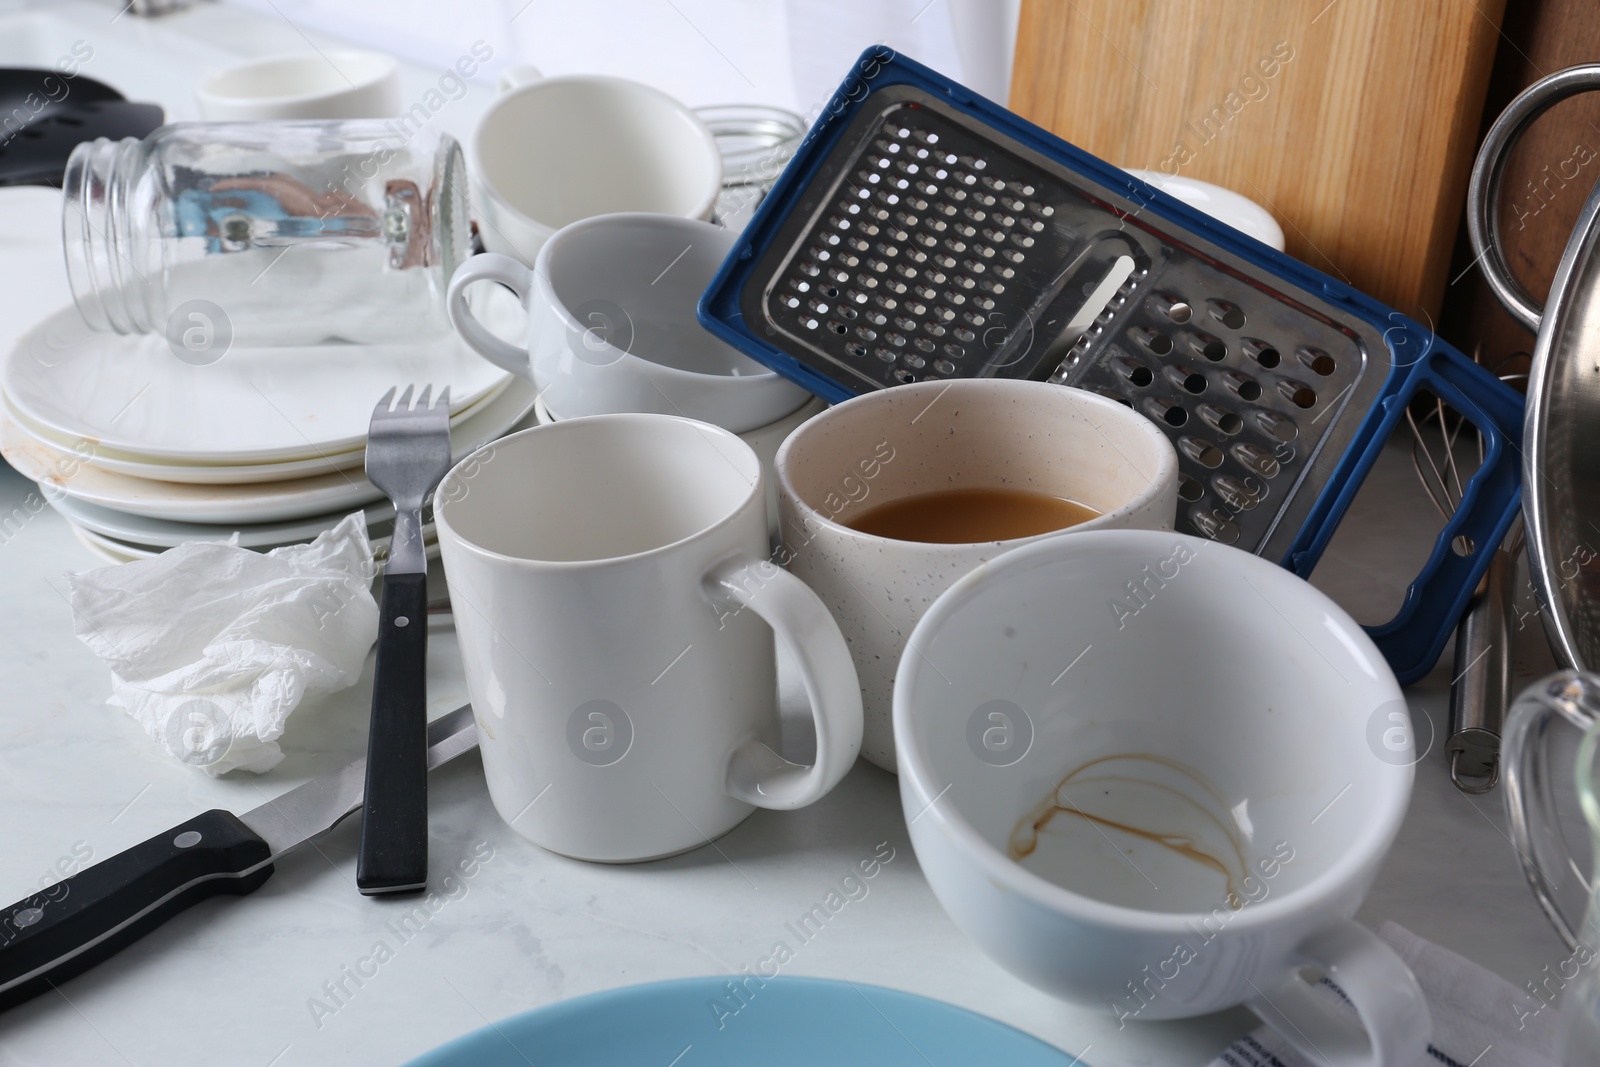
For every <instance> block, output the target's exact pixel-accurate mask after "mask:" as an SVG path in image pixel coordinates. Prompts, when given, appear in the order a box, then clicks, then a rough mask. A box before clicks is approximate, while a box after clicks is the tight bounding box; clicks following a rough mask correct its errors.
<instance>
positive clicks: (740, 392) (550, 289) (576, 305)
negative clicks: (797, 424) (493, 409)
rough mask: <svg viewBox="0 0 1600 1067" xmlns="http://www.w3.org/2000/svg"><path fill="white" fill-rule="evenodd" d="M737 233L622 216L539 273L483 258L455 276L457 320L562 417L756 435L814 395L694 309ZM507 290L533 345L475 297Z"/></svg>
mask: <svg viewBox="0 0 1600 1067" xmlns="http://www.w3.org/2000/svg"><path fill="white" fill-rule="evenodd" d="M733 243H734V235H733V234H732V233H730V232H728V231H727V230H724V229H722V228H721V227H719V226H713V225H712V224H711V223H709V222H702V221H700V220H698V219H687V218H679V217H676V216H672V215H660V214H650V213H643V212H621V213H617V214H611V215H601V216H598V217H596V218H589V219H581V220H579V221H578V222H574V223H571V224H570V225H567V226H565V227H563V228H562V229H561V230H560V232H558V233H556V234H555V235H554V236H553V237H551V238H550V240H549V241H547V242H545V244H544V245H543V246H542V247H541V248H540V249H539V255H538V258H537V259H536V260H535V264H534V268H533V269H532V270H529V269H528V267H526V266H525V265H524V264H523V263H522V261H521V260H518V259H515V258H513V257H511V256H502V255H497V254H495V253H492V252H491V253H486V254H484V255H480V256H473V257H472V258H471V259H469V260H467V261H466V262H465V263H463V264H462V265H461V266H460V267H458V268H457V269H456V272H455V276H454V277H453V278H451V280H450V290H449V294H448V297H447V299H446V302H445V306H446V308H447V309H448V310H449V313H450V321H451V322H452V323H454V324H455V327H456V330H457V332H459V333H460V334H461V337H462V339H463V340H464V341H466V342H467V344H468V345H470V346H471V347H472V348H473V349H475V350H476V351H477V352H478V354H479V355H481V356H483V357H484V358H485V359H488V360H489V361H490V362H492V363H496V364H498V365H500V366H502V367H505V368H506V369H507V370H510V371H512V372H514V373H517V374H520V375H522V376H523V377H525V378H531V379H532V380H533V383H534V384H535V385H536V386H538V387H539V392H540V396H541V398H542V399H543V400H544V403H545V406H546V407H547V408H548V410H549V412H550V414H551V416H552V417H554V418H556V419H570V418H575V417H578V416H583V415H602V414H608V413H612V412H622V411H635V412H639V411H647V412H656V413H659V414H663V415H682V416H684V417H685V418H691V419H699V420H701V421H704V422H709V423H713V424H715V425H717V426H721V427H723V428H724V429H728V430H732V431H733V432H734V433H746V432H748V431H750V430H754V429H756V428H758V427H762V426H770V425H772V424H773V423H774V422H777V421H778V420H780V419H783V418H784V417H786V416H788V415H790V414H791V413H793V412H794V411H796V410H798V409H799V408H800V407H802V406H803V405H805V404H806V402H807V401H809V400H810V399H811V394H810V393H808V392H807V391H806V390H805V389H803V388H801V387H800V386H798V385H796V384H794V383H793V382H791V381H789V380H788V379H787V378H784V377H782V376H781V375H779V374H778V373H777V372H776V371H773V370H770V369H768V368H767V367H763V366H762V365H761V364H759V363H757V362H756V361H755V360H753V359H751V358H750V357H748V356H746V355H744V354H743V353H741V352H739V351H738V350H737V349H735V348H733V347H732V346H730V345H728V344H726V343H725V342H723V341H722V340H720V339H718V338H717V337H714V336H712V335H711V334H710V333H709V332H707V331H706V330H705V329H704V328H703V327H702V326H701V325H700V323H699V322H698V321H697V320H696V318H695V305H696V303H697V302H698V301H699V299H700V295H701V294H702V293H703V292H705V289H706V286H707V285H709V284H710V282H711V279H712V277H713V276H714V275H715V274H716V272H717V269H718V268H719V267H720V266H721V265H722V261H723V260H724V259H725V258H726V257H727V255H728V253H729V252H730V251H731V250H732V248H733ZM480 281H494V282H499V283H501V284H502V285H505V286H506V287H507V288H509V289H510V290H511V291H512V292H514V293H516V294H517V297H518V298H519V299H520V300H521V301H522V305H523V307H525V308H526V309H527V311H528V342H527V346H526V347H520V346H518V345H515V344H512V343H510V342H509V341H506V340H503V339H501V338H500V337H498V336H496V335H495V334H493V333H491V332H490V331H489V330H487V329H485V328H484V326H483V325H482V324H481V323H480V322H479V321H478V320H477V318H476V317H475V316H474V315H473V312H472V308H471V306H470V304H469V301H468V299H467V296H468V290H469V289H470V288H471V287H472V286H473V285H474V284H475V283H477V282H480Z"/></svg>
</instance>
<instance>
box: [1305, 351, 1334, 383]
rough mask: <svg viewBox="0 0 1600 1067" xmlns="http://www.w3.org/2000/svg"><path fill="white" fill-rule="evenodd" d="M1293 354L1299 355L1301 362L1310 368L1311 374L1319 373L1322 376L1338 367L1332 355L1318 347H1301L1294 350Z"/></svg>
mask: <svg viewBox="0 0 1600 1067" xmlns="http://www.w3.org/2000/svg"><path fill="white" fill-rule="evenodd" d="M1295 354H1296V355H1297V356H1299V357H1300V362H1301V363H1303V364H1305V366H1307V367H1308V368H1310V370H1311V372H1312V373H1313V374H1320V375H1321V376H1322V377H1324V378H1326V377H1327V376H1328V375H1330V374H1332V373H1333V372H1334V371H1336V370H1338V369H1339V365H1338V364H1337V363H1335V362H1334V359H1333V357H1332V356H1330V355H1328V353H1326V352H1324V351H1322V349H1320V348H1309V347H1302V348H1300V349H1298V350H1296V352H1295Z"/></svg>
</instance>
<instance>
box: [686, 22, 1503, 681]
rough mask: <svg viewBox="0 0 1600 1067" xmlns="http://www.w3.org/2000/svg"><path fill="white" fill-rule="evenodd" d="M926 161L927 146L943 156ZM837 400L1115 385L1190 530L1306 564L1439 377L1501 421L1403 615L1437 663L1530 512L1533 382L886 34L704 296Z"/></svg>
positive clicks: (703, 307) (1401, 638) (1470, 410)
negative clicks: (967, 388)
mask: <svg viewBox="0 0 1600 1067" xmlns="http://www.w3.org/2000/svg"><path fill="white" fill-rule="evenodd" d="M924 153H925V154H924ZM699 318H700V322H701V324H702V325H703V326H705V328H706V329H707V330H709V331H710V332H711V333H712V334H713V335H715V336H717V337H719V338H721V339H722V340H724V341H726V342H728V343H729V344H731V345H733V346H735V347H736V348H738V349H739V350H740V351H742V352H744V353H745V354H746V355H749V356H751V357H752V358H754V359H756V360H759V361H760V362H762V363H764V364H766V365H767V366H769V367H772V368H773V369H775V370H777V371H779V372H780V373H782V374H784V375H785V376H787V377H789V378H791V379H792V380H794V381H796V382H798V383H799V384H801V385H803V386H805V387H806V388H807V389H810V390H811V391H812V392H814V393H817V394H819V395H821V396H823V397H825V398H827V399H828V400H832V401H840V400H845V399H848V398H849V397H852V396H855V395H857V394H860V393H863V392H866V391H868V390H871V389H881V388H891V387H893V386H895V385H899V384H902V383H904V382H907V381H920V380H923V379H932V380H934V381H940V380H947V379H951V378H960V377H966V378H975V377H1007V378H1021V379H1029V380H1034V381H1040V382H1051V383H1056V384H1061V385H1068V386H1077V387H1081V388H1084V389H1090V390H1094V391H1096V392H1100V393H1102V394H1105V395H1107V396H1110V397H1113V398H1115V399H1116V400H1118V401H1120V402H1122V403H1125V404H1128V405H1129V406H1131V407H1133V408H1134V409H1135V410H1138V411H1140V412H1142V413H1143V414H1144V415H1146V416H1147V417H1148V418H1150V419H1151V420H1152V421H1153V422H1154V423H1155V424H1156V425H1157V426H1159V427H1161V428H1162V430H1163V431H1164V432H1165V433H1166V434H1167V435H1168V436H1169V437H1170V438H1171V440H1172V441H1173V444H1174V446H1175V450H1176V452H1177V454H1178V462H1179V468H1180V484H1179V496H1180V498H1181V499H1180V501H1179V507H1178V514H1177V526H1178V528H1179V529H1180V530H1182V531H1183V532H1185V533H1193V534H1197V535H1199V536H1202V537H1208V538H1210V539H1212V540H1215V541H1217V542H1219V543H1226V544H1231V545H1234V546H1236V547H1238V548H1241V549H1245V550H1247V551H1250V552H1254V553H1255V554H1257V555H1260V556H1265V557H1266V558H1268V559H1272V560H1274V561H1277V562H1278V563H1280V564H1282V565H1283V566H1284V567H1287V568H1289V569H1290V570H1292V571H1293V572H1294V573H1295V574H1298V575H1300V576H1301V577H1308V576H1309V575H1310V574H1311V572H1312V570H1313V568H1315V567H1316V564H1317V560H1318V559H1319V558H1320V557H1321V555H1322V553H1323V551H1324V550H1325V549H1326V548H1327V546H1328V543H1329V541H1330V540H1332V538H1333V536H1334V533H1335V531H1336V530H1337V529H1338V527H1339V523H1340V521H1341V519H1343V517H1344V515H1345V513H1346V511H1347V510H1348V509H1349V507H1350V503H1351V501H1352V500H1353V499H1354V498H1355V495H1356V493H1357V492H1358V491H1359V490H1360V489H1361V486H1362V483H1363V481H1364V480H1365V479H1366V477H1367V474H1368V472H1370V471H1371V470H1372V467H1373V464H1374V463H1376V462H1377V461H1378V458H1379V456H1380V455H1381V454H1382V453H1383V451H1384V448H1385V445H1386V443H1387V442H1388V441H1389V440H1390V438H1391V437H1392V436H1393V435H1394V433H1395V432H1396V430H1397V429H1398V427H1399V424H1400V421H1401V419H1402V417H1403V415H1404V413H1405V410H1406V406H1407V404H1408V403H1410V401H1411V399H1412V398H1413V397H1414V396H1415V395H1416V394H1417V393H1418V391H1419V390H1426V391H1427V392H1429V393H1431V394H1433V395H1434V396H1437V397H1439V398H1440V399H1442V400H1443V401H1444V402H1445V403H1447V404H1449V405H1450V406H1451V407H1453V408H1454V409H1455V410H1457V411H1459V412H1461V413H1462V415H1463V416H1465V417H1466V418H1467V419H1468V420H1469V421H1470V422H1472V423H1473V425H1475V426H1476V427H1477V428H1478V429H1479V430H1480V431H1481V432H1482V434H1483V438H1484V442H1485V453H1484V456H1485V460H1484V463H1483V465H1482V466H1480V467H1479V469H1478V470H1477V472H1476V473H1475V474H1473V476H1472V478H1471V479H1470V481H1469V483H1468V484H1467V485H1466V486H1465V489H1464V492H1463V496H1462V501H1463V503H1462V507H1461V508H1459V509H1458V510H1457V511H1456V512H1455V513H1454V514H1453V515H1452V516H1451V517H1450V519H1449V520H1448V521H1447V522H1446V524H1445V528H1444V529H1443V530H1442V531H1440V533H1439V535H1438V536H1437V537H1436V538H1435V540H1434V543H1433V546H1432V548H1431V550H1430V552H1429V555H1428V557H1427V560H1426V562H1425V563H1423V564H1422V566H1421V568H1420V570H1419V571H1418V572H1417V574H1416V576H1415V577H1414V578H1413V579H1412V580H1411V582H1410V585H1409V587H1408V588H1407V590H1406V595H1405V598H1404V601H1403V602H1402V604H1401V606H1400V608H1399V610H1398V611H1397V612H1396V614H1395V616H1394V617H1393V618H1392V619H1390V620H1388V621H1387V622H1384V623H1381V624H1378V625H1373V626H1368V627H1367V628H1366V629H1367V633H1368V635H1369V636H1370V637H1371V638H1372V640H1373V641H1374V643H1375V644H1376V645H1377V647H1378V649H1379V650H1380V651H1381V652H1382V653H1383V655H1384V656H1385V657H1386V658H1387V659H1388V661H1389V664H1390V666H1391V667H1392V668H1393V669H1394V672H1395V674H1396V676H1397V677H1398V678H1399V680H1400V681H1401V682H1402V683H1409V682H1411V681H1414V680H1416V679H1417V678H1420V677H1422V676H1423V675H1424V674H1426V673H1427V672H1428V670H1429V669H1430V668H1431V667H1432V666H1433V664H1434V662H1435V661H1436V660H1437V659H1438V657H1439V654H1440V652H1441V651H1442V650H1443V648H1444V645H1445V643H1446V641H1447V640H1448V639H1449V636H1450V633H1451V632H1452V630H1453V629H1454V627H1455V624H1456V620H1457V619H1459V618H1460V616H1461V612H1462V611H1463V610H1464V609H1465V607H1466V604H1467V600H1468V599H1469V598H1470V596H1471V595H1472V591H1473V589H1474V588H1476V586H1477V584H1478V581H1479V580H1480V579H1481V578H1482V577H1483V574H1484V571H1485V570H1486V569H1487V568H1488V564H1489V560H1490V557H1491V556H1492V552H1489V551H1484V550H1480V548H1479V546H1492V545H1497V544H1499V543H1500V542H1501V541H1502V540H1503V539H1504V536H1505V532H1506V530H1507V529H1508V528H1509V526H1510V525H1511V522H1512V520H1513V518H1514V517H1515V516H1516V514H1517V512H1518V506H1519V496H1520V492H1521V469H1520V462H1519V460H1520V447H1521V441H1522V421H1523V404H1522V398H1521V397H1520V396H1519V395H1518V394H1517V393H1516V392H1515V391H1514V390H1511V389H1509V388H1507V387H1506V386H1505V385H1504V384H1503V383H1501V382H1499V381H1497V380H1496V379H1495V378H1494V376H1493V375H1491V374H1489V373H1487V372H1486V371H1484V370H1483V368H1481V367H1478V366H1476V365H1475V364H1473V363H1472V361H1471V360H1468V359H1467V358H1466V357H1465V356H1463V355H1461V353H1459V352H1457V351H1456V350H1455V349H1453V348H1452V347H1450V346H1449V345H1448V344H1446V343H1445V342H1443V341H1442V340H1441V339H1440V338H1439V337H1438V336H1437V335H1435V334H1434V333H1433V331H1432V330H1430V329H1427V328H1425V327H1423V326H1422V325H1420V324H1419V323H1417V322H1415V321H1414V320H1412V319H1410V318H1408V317H1407V316H1405V315H1403V314H1401V313H1400V312H1398V311H1396V310H1394V309H1393V308H1389V307H1386V306H1384V305H1383V304H1381V303H1379V302H1378V301H1376V300H1374V299H1372V298H1371V297H1369V296H1366V295H1365V294H1363V293H1361V292H1358V291H1357V290H1355V289H1353V288H1351V287H1350V286H1349V285H1347V284H1345V283H1344V282H1341V281H1339V280H1337V279H1335V278H1331V277H1329V276H1328V275H1326V274H1324V273H1322V272H1321V271H1319V270H1316V269H1315V268H1313V267H1310V266H1308V265H1307V264H1305V263H1302V262H1300V261H1298V260H1295V259H1291V258H1290V257H1289V256H1286V255H1284V254H1283V253H1281V252H1278V251H1276V250H1274V249H1271V248H1268V247H1267V246H1265V245H1263V244H1261V243H1260V242H1259V241H1256V240H1254V239H1252V238H1250V237H1248V236H1246V235H1244V234H1242V233H1240V232H1239V231H1237V230H1235V229H1233V228H1232V227H1230V226H1227V225H1225V224H1223V223H1221V222H1218V221H1217V220H1215V219H1213V218H1210V217H1209V216H1206V215H1204V214H1203V213H1201V212H1199V211H1196V210H1195V209H1194V208H1192V207H1190V206H1188V205H1186V204H1183V203H1181V202H1179V201H1177V200H1175V199H1173V198H1172V197H1170V196H1168V195H1166V194H1164V193H1162V192H1161V191H1159V190H1157V189H1154V188H1152V187H1151V186H1149V185H1146V184H1145V183H1144V182H1141V181H1139V180H1138V179H1136V178H1135V177H1133V176H1132V175H1130V174H1128V173H1126V172H1124V171H1121V170H1118V169H1117V168H1115V167H1113V166H1111V165H1110V164H1108V163H1106V162H1104V161H1103V160H1099V159H1096V158H1095V157H1094V156H1091V155H1089V154H1088V153H1086V152H1084V151H1083V150H1082V149H1079V148H1075V147H1074V146H1072V145H1070V144H1068V143H1067V142H1065V141H1063V140H1061V139H1060V138H1059V137H1056V136H1055V135H1053V134H1051V133H1049V132H1048V131H1045V130H1042V129H1040V128H1039V127H1037V126H1035V125H1033V124H1032V123H1030V122H1028V121H1026V120H1025V119H1022V118H1021V117H1019V116H1017V115H1015V114H1013V113H1011V112H1009V111H1007V110H1005V109H1004V108H1002V107H1000V106H999V105H997V104H995V103H993V102H991V101H988V100H985V99H983V98H982V97H981V96H978V95H977V94H975V93H973V92H971V91H970V90H968V89H966V88H964V87H962V86H961V85H958V84H957V83H955V82H953V81H951V80H950V79H948V78H946V77H944V76H943V75H941V74H939V73H938V72H937V71H934V70H930V69H929V68H927V67H925V66H923V65H921V64H920V63H917V62H916V61H914V60H912V59H909V58H907V57H906V56H903V55H899V54H896V53H895V52H893V51H892V50H890V49H888V48H885V47H883V46H877V47H874V48H870V49H868V50H867V51H866V52H864V53H863V54H862V55H861V57H860V58H859V60H858V61H857V64H856V66H855V68H854V69H853V70H852V71H851V72H850V74H849V75H848V76H847V77H846V78H845V80H844V82H843V83H842V84H841V85H840V87H839V90H838V92H836V93H835V94H834V96H833V98H832V99H831V100H830V101H829V103H828V106H827V107H826V108H825V109H824V111H823V114H822V115H821V116H820V117H819V118H818V120H817V122H816V124H815V125H814V126H813V127H812V129H811V132H810V133H809V134H808V135H807V136H806V139H805V140H804V141H803V142H802V143H801V145H800V146H799V148H798V149H797V150H796V152H795V155H794V157H793V159H792V160H791V161H790V163H789V165H788V166H787V168H785V170H784V172H783V174H782V175H781V176H780V177H779V178H778V181H777V183H776V184H775V185H774V186H773V188H772V191H771V193H770V194H769V195H768V197H767V198H766V200H765V201H764V202H763V203H762V205H761V207H760V208H759V209H758V210H757V211H756V213H755V216H754V217H753V218H752V219H751V220H750V223H749V225H748V226H747V227H746V228H745V229H744V230H743V231H742V232H741V234H740V235H739V237H738V239H737V240H736V242H735V244H734V248H733V251H732V252H731V253H730V255H729V256H728V258H727V259H726V260H724V261H723V264H722V267H721V269H720V270H719V271H718V272H717V276H716V278H715V279H713V281H712V283H711V285H710V286H709V287H708V288H707V290H706V293H705V295H704V296H703V297H702V298H701V301H700V308H699Z"/></svg>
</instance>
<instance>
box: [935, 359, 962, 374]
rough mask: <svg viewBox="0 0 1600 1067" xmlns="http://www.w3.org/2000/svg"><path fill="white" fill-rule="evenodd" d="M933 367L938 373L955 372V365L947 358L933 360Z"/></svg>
mask: <svg viewBox="0 0 1600 1067" xmlns="http://www.w3.org/2000/svg"><path fill="white" fill-rule="evenodd" d="M933 369H934V370H936V371H938V372H939V373H940V374H954V373H955V372H956V365H955V364H954V363H951V362H950V361H949V360H948V359H939V360H935V361H934V364H933Z"/></svg>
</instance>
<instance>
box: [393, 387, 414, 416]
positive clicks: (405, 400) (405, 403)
mask: <svg viewBox="0 0 1600 1067" xmlns="http://www.w3.org/2000/svg"><path fill="white" fill-rule="evenodd" d="M394 409H395V410H396V411H410V410H411V386H410V385H407V386H406V391H405V392H403V393H401V394H400V399H399V401H398V402H396V404H395V406H394Z"/></svg>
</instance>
